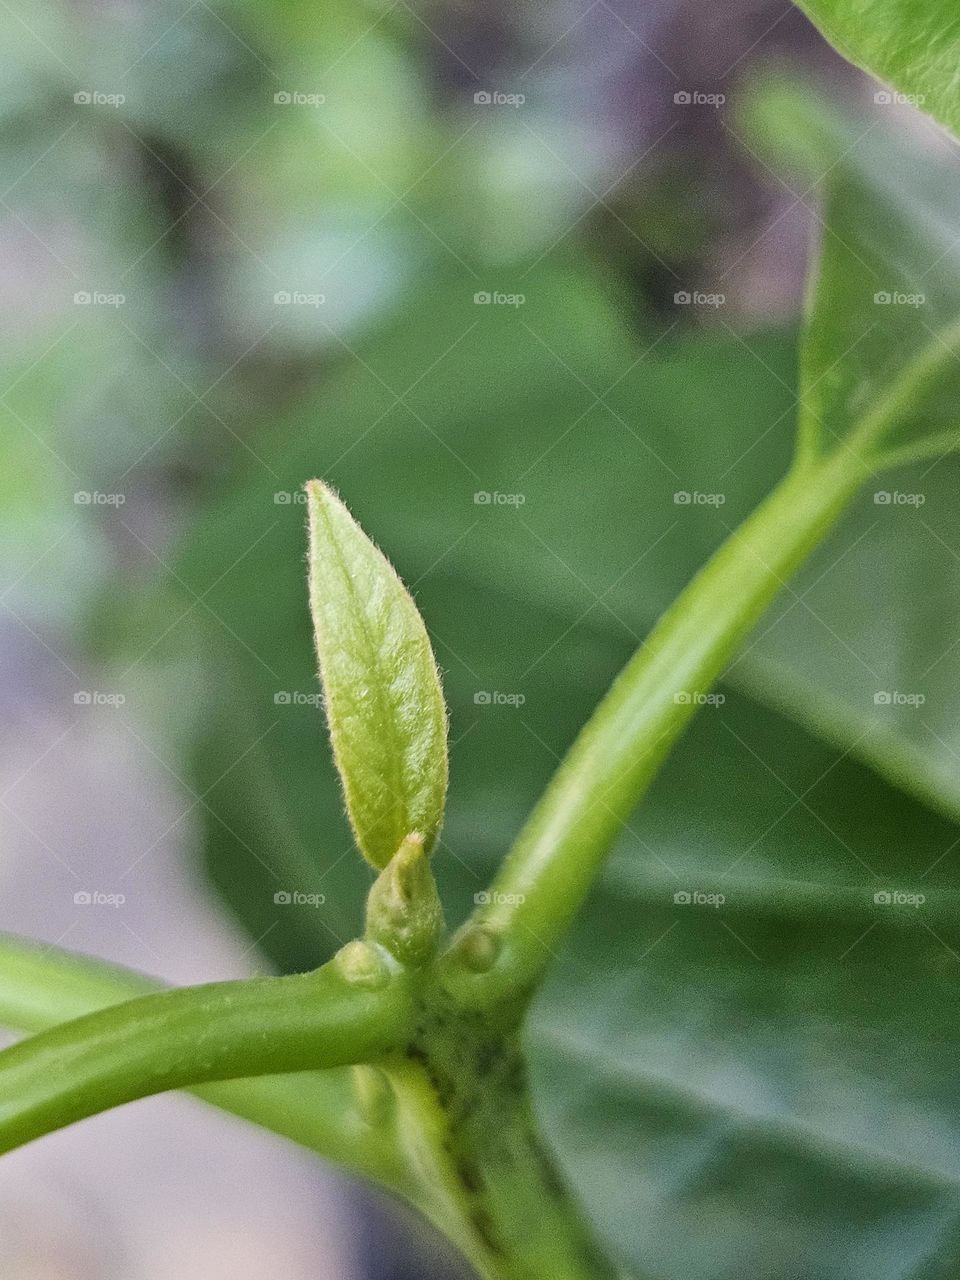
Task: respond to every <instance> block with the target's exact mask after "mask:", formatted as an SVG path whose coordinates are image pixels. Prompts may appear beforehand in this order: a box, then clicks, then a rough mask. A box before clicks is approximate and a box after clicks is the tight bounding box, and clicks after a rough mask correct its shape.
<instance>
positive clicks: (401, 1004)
mask: <svg viewBox="0 0 960 1280" xmlns="http://www.w3.org/2000/svg"><path fill="white" fill-rule="evenodd" d="M354 946H358V947H362V946H364V944H360V943H358V944H354ZM375 983H376V985H372V983H371V979H370V977H369V976H368V975H367V974H361V975H360V976H359V978H358V975H357V974H356V973H355V972H353V973H351V972H349V971H346V967H345V966H344V965H342V964H341V962H340V958H339V957H337V958H335V959H334V960H332V961H331V962H330V963H329V964H327V965H325V966H324V967H323V968H322V969H318V970H317V971H316V972H314V973H309V974H299V975H296V976H295V977H289V978H257V979H251V980H249V981H244V982H220V983H211V984H209V985H207V986H201V987H184V988H180V989H177V990H172V991H164V992H160V993H158V994H154V995H147V996H142V997H140V998H139V999H135V1000H129V1001H127V1002H125V1003H124V1004H120V1005H114V1006H112V1007H110V1008H106V1009H101V1010H99V1011H98V1012H95V1013H91V1014H87V1015H86V1016H84V1017H81V1018H77V1019H75V1020H73V1021H71V1022H66V1023H62V1024H60V1025H59V1026H56V1027H54V1028H52V1029H51V1030H49V1031H45V1032H41V1033H40V1034H39V1035H35V1036H32V1037H30V1038H28V1039H26V1040H21V1041H20V1042H19V1043H17V1044H15V1045H14V1046H13V1047H12V1048H10V1049H6V1050H4V1051H3V1052H2V1053H0V1152H3V1151H9V1150H11V1149H12V1148H13V1147H17V1146H20V1145H22V1144H23V1143H25V1142H29V1141H31V1140H32V1139H34V1138H37V1137H40V1136H41V1135H42V1134H45V1133H50V1132H52V1131H53V1130H54V1129H59V1128H62V1127H63V1126H64V1125H68V1124H72V1123H74V1122H75V1121H77V1120H82V1119H84V1118H85V1117H87V1116H90V1115H94V1114H96V1113H98V1112H101V1111H105V1110H107V1109H108V1108H110V1107H115V1106H119V1105H120V1104H122V1103H125V1102H131V1101H133V1100H134V1099H136V1098H143V1097H147V1096H148V1095H151V1094H155V1093H162V1092H165V1091H166V1090H168V1089H178V1088H183V1087H185V1086H190V1085H197V1084H203V1083H205V1082H209V1081H217V1080H220V1081H222V1080H231V1079H241V1078H244V1077H251V1076H259V1075H268V1074H275V1073H278V1072H300V1071H309V1070H312V1069H314V1068H319V1067H335V1066H343V1065H345V1064H349V1063H356V1062H362V1061H369V1060H371V1059H373V1058H376V1057H379V1056H382V1055H383V1054H386V1053H389V1052H391V1051H392V1050H393V1049H395V1048H396V1047H397V1046H398V1045H400V1044H403V1043H405V1041H406V1039H407V1038H408V1037H409V1035H410V1031H411V1008H412V1004H411V997H410V992H409V983H408V981H407V979H406V977H405V975H403V974H402V973H401V972H400V971H399V970H398V969H397V968H396V967H395V966H390V967H389V968H386V967H385V968H384V976H383V977H382V978H381V977H380V975H379V974H378V975H376V977H375Z"/></svg>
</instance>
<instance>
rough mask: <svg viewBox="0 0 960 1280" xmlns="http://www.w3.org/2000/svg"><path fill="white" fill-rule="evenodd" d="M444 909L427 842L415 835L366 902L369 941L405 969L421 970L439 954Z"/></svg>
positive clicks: (397, 856)
mask: <svg viewBox="0 0 960 1280" xmlns="http://www.w3.org/2000/svg"><path fill="white" fill-rule="evenodd" d="M442 933H443V908H442V907H441V905H440V897H439V895H438V893H437V885H436V881H435V880H434V878H433V872H432V871H431V870H430V862H429V859H428V858H427V852H426V847H425V844H424V839H423V836H422V835H420V833H419V832H416V831H414V832H411V834H410V835H408V836H407V837H406V839H405V840H404V841H403V843H402V844H401V845H400V848H399V849H398V850H397V852H396V853H395V854H394V855H393V857H392V858H391V859H390V862H389V863H388V864H387V866H386V867H385V868H384V870H383V871H381V872H380V875H379V876H378V877H377V879H376V880H375V881H374V884H373V887H372V888H371V890H370V895H369V897H368V898H367V937H368V938H370V939H372V940H373V941H374V942H379V943H380V944H381V946H384V947H386V948H387V950H388V951H389V952H391V953H392V954H393V955H394V956H396V958H397V959H398V960H399V961H400V962H401V963H402V964H407V965H413V966H415V967H419V966H421V965H424V964H426V962H427V961H428V960H430V959H431V958H432V957H433V956H434V955H435V954H436V950H437V943H438V942H439V940H440V936H441V934H442Z"/></svg>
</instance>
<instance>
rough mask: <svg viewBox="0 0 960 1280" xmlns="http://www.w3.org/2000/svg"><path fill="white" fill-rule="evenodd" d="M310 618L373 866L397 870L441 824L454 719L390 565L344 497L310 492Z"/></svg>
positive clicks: (359, 829) (353, 816)
mask: <svg viewBox="0 0 960 1280" xmlns="http://www.w3.org/2000/svg"><path fill="white" fill-rule="evenodd" d="M307 502H308V509H309V513H310V607H311V611H312V613H313V626H314V632H315V635H316V642H317V655H318V658H319V661H320V676H321V679H322V680H323V688H324V693H325V697H326V707H327V720H328V723H329V726H330V738H331V741H332V743H333V753H334V757H335V759H336V762H337V768H338V769H339V771H340V777H341V779H342V781H343V790H344V795H345V797H346V803H347V813H348V815H349V817H350V823H351V825H352V827H353V830H354V834H355V836H356V840H357V844H358V846H359V848H360V851H361V853H362V854H363V855H364V857H365V858H366V859H367V860H368V861H369V862H371V863H372V864H373V865H374V866H375V867H380V868H383V867H385V866H386V865H387V863H388V862H389V861H390V859H391V858H392V857H393V855H394V854H395V853H396V851H397V849H398V848H399V847H400V844H401V843H402V841H403V839H404V838H405V837H406V836H407V835H409V834H410V833H411V832H414V831H417V832H420V833H421V834H422V836H423V838H424V844H425V847H426V849H427V851H429V850H430V848H431V846H432V845H433V843H434V841H435V840H436V837H437V833H438V831H439V830H440V824H441V822H442V820H443V804H444V797H445V795H446V789H447V720H446V710H445V707H444V702H443V693H442V691H441V688H440V678H439V675H438V673H437V666H436V662H435V661H434V657H433V650H432V649H431V647H430V641H429V639H428V637H427V632H426V629H425V627H424V625H423V621H422V619H421V617H420V614H419V613H418V612H417V607H416V605H415V604H414V602H413V600H412V598H411V596H410V594H409V593H408V591H407V590H406V588H405V587H404V585H403V583H402V582H401V581H400V579H399V578H398V577H397V574H396V573H395V572H394V570H393V568H392V567H391V565H390V564H389V563H388V562H387V560H386V559H385V557H384V556H383V555H382V554H381V552H380V551H379V550H378V549H377V548H376V547H375V546H374V545H373V543H372V542H371V541H370V539H369V538H368V537H367V536H366V534H365V533H364V532H363V530H362V529H361V528H360V526H359V525H358V524H357V523H356V521H355V520H354V519H353V517H352V516H351V515H350V512H349V511H348V510H347V508H346V507H345V506H344V505H343V503H342V502H341V501H340V499H339V498H338V497H337V496H336V494H335V493H334V492H333V491H332V490H331V489H329V488H328V487H327V486H326V485H324V484H323V483H322V482H321V481H319V480H311V481H310V482H309V483H308V485H307Z"/></svg>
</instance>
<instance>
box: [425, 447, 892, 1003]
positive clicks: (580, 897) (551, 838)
mask: <svg viewBox="0 0 960 1280" xmlns="http://www.w3.org/2000/svg"><path fill="white" fill-rule="evenodd" d="M866 474H867V465H866V464H865V463H862V462H859V461H858V460H857V458H856V456H855V455H854V454H852V453H850V452H849V451H844V450H837V451H836V453H834V454H832V455H830V456H829V457H827V458H825V459H823V460H822V461H818V462H815V463H814V462H809V463H806V464H804V465H796V466H794V468H793V469H792V470H791V471H790V472H789V473H788V474H787V476H786V477H785V478H784V479H783V481H781V483H780V484H779V485H778V486H777V488H776V489H775V490H774V491H773V493H771V494H770V496H769V497H768V498H767V499H766V501H764V502H763V503H762V504H761V505H760V506H759V507H758V508H757V509H756V510H755V511H754V512H753V514H752V515H751V516H749V517H748V519H747V520H746V521H745V522H744V523H743V524H742V525H741V526H740V528H739V529H738V530H736V531H735V532H734V533H733V534H732V535H731V537H730V538H729V539H728V540H727V541H726V542H725V543H724V544H723V545H722V546H721V547H720V549H719V550H718V551H717V552H716V553H715V554H714V556H713V557H712V559H710V560H709V561H708V562H707V564H706V565H705V566H704V568H703V569H702V570H701V571H700V572H699V573H698V574H697V576H696V577H695V578H694V579H693V581H692V582H691V583H690V584H689V586H688V587H687V588H686V589H685V591H683V593H682V594H681V595H680V596H679V598H678V599H677V600H676V602H675V603H674V604H673V606H672V607H671V608H670V609H669V610H668V611H667V612H666V613H665V614H664V615H663V617H662V618H661V620H660V621H659V623H658V624H657V625H656V627H655V628H654V630H653V631H652V632H651V634H650V636H649V637H648V639H647V641H646V643H645V644H644V645H643V646H642V647H641V649H640V650H639V651H638V652H637V653H636V654H635V655H634V657H633V658H632V659H631V661H630V662H629V663H628V664H627V666H626V667H625V668H624V670H623V671H622V672H621V674H620V676H619V677H618V679H617V680H616V681H615V682H614V684H613V686H612V688H611V689H610V692H609V693H608V694H607V696H606V697H605V698H604V699H603V701H602V702H601V703H600V705H599V707H598V708H597V710H596V711H595V713H594V715H593V716H592V718H591V719H590V720H589V721H588V723H587V725H586V726H585V727H584V729H583V730H582V731H581V733H580V735H579V736H578V738H577V739H576V741H575V742H574V744H573V746H572V747H571V749H570V751H569V753H568V754H567V756H566V758H565V759H564V761H563V763H562V764H561V766H560V768H559V769H558V771H557V773H556V774H555V775H554V778H553V780H552V782H551V783H550V785H549V787H548V788H547V790H546V792H545V793H544V795H543V797H542V799H541V800H540V802H539V804H538V805H537V807H536V808H535V809H534V811H533V813H532V815H531V817H530V819H529V820H528V822H527V824H526V826H525V827H524V829H523V831H522V832H521V834H520V836H519V838H518V840H517V842H516V844H515V846H514V848H513V850H512V851H511V853H510V855H509V856H508V858H507V859H506V861H505V862H504V864H503V866H502V868H501V870H500V872H499V874H498V875H497V877H496V879H495V880H494V882H493V885H492V886H491V892H490V902H489V903H488V904H486V905H484V906H481V907H480V908H478V910H477V911H476V912H475V913H474V916H473V917H472V919H471V921H470V923H469V924H468V926H467V928H466V933H465V935H463V936H462V937H461V940H460V945H459V946H457V947H456V948H455V949H454V951H453V952H452V953H451V955H450V956H449V958H448V964H449V966H450V970H451V977H454V978H455V980H456V981H457V984H458V987H459V988H460V989H461V991H462V993H463V997H464V998H466V999H470V998H471V996H470V994H469V993H470V992H471V990H472V992H473V996H472V998H474V999H476V1000H477V1001H478V1003H481V1004H484V1005H489V1004H491V1003H494V1002H496V1001H499V1000H502V999H503V998H504V996H505V995H507V994H513V995H515V996H517V998H518V999H519V1000H520V1001H521V1002H522V1000H523V999H524V998H525V996H526V994H527V993H528V992H529V991H530V990H532V988H533V987H534V985H535V983H536V981H537V979H538V977H539V975H540V973H541V971H542V970H543V969H544V968H545V967H546V965H547V963H548V962H549V960H550V959H551V957H552V955H553V954H554V952H555V950H556V948H557V946H558V945H559V943H560V941H561V939H562V937H563V936H564V934H565V932H566V930H567V928H568V926H569V924H570V921H571V919H572V918H573V916H574V914H575V913H576V912H577V911H578V909H579V908H580V906H581V904H582V903H583V901H584V899H585V898H586V896H587V894H588V892H589V890H590V887H591V885H592V884H593V881H594V879H595V877H596V875H597V872H598V870H599V867H600V864H601V862H602V860H603V858H604V856H605V855H606V853H607V851H608V849H609V847H610V845H611V844H612V842H613V840H614V838H615V836H616V835H617V833H618V831H619V830H620V828H621V827H622V825H623V824H624V822H625V821H626V819H627V818H628V817H629V815H630V813H631V811H632V810H633V808H634V807H635V805H636V804H637V802H638V800H639V799H640V797H641V796H642V794H643V793H644V791H645V790H646V788H647V786H648V785H649V783H650V781H651V780H652V778H653V777H654V775H655V774H656V772H657V770H658V768H659V766H660V764H661V762H662V761H663V759H664V757H665V756H666V755H667V753H668V752H669V750H670V749H671V747H672V746H673V744H674V743H675V742H676V740H677V738H678V737H679V736H680V734H681V732H682V731H683V729H684V727H685V726H686V724H687V723H688V721H689V720H690V718H691V717H692V716H693V714H694V712H695V711H696V710H697V708H698V705H699V704H700V700H701V699H702V698H703V697H704V695H706V693H707V691H708V690H709V689H710V687H711V685H712V684H713V683H714V681H715V680H716V679H717V677H718V676H719V675H720V673H721V672H722V671H723V669H724V668H725V666H726V665H727V664H728V662H729V661H730V659H731V657H732V656H733V654H734V652H735V651H736V649H737V647H738V645H739V644H740V642H741V641H742V640H743V638H744V637H745V636H746V634H747V633H748V632H749V631H750V629H751V628H752V627H753V625H754V624H755V623H756V621H757V619H758V618H759V617H760V615H761V614H762V613H763V611H764V610H765V609H766V607H767V606H768V604H769V603H770V602H771V600H772V599H773V597H774V596H775V595H776V594H777V593H778V592H779V591H780V589H781V588H782V587H783V586H784V584H785V582H786V579H788V578H789V577H790V575H791V574H792V573H793V572H794V570H795V569H796V568H797V567H798V566H799V565H800V564H801V562H802V561H803V560H804V559H805V558H806V557H807V556H808V555H809V553H810V552H811V551H812V550H813V548H814V547H816V546H817V544H818V543H819V542H820V541H821V540H822V538H823V537H824V535H825V534H826V533H827V531H828V530H829V529H830V528H831V527H832V525H833V524H834V523H835V521H836V520H837V518H838V517H839V515H840V513H841V512H842V511H843V509H844V508H845V506H846V505H847V503H848V502H849V500H850V498H851V497H852V495H853V493H854V492H855V491H856V489H857V488H858V486H859V484H860V483H861V481H862V479H863V478H864V476H865V475H866ZM478 926H480V927H479V928H478ZM479 933H482V934H484V935H485V936H487V937H491V936H492V937H493V939H494V940H495V946H496V947H497V948H499V953H498V954H497V955H496V958H495V959H494V960H493V961H492V963H490V964H489V965H488V964H486V963H485V964H483V965H473V966H471V963H470V950H471V948H470V942H471V935H474V936H475V935H477V934H479ZM475 970H480V971H479V972H477V971H475Z"/></svg>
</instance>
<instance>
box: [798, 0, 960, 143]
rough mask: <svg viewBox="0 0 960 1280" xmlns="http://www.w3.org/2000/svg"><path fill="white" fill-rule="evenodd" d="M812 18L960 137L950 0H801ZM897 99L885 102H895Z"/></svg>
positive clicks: (859, 62)
mask: <svg viewBox="0 0 960 1280" xmlns="http://www.w3.org/2000/svg"><path fill="white" fill-rule="evenodd" d="M797 4H798V6H799V8H801V9H802V10H803V11H804V13H806V15H807V17H808V18H810V20H811V21H812V22H815V23H816V25H817V26H818V27H819V28H820V30H821V31H822V32H823V34H824V35H825V36H826V37H827V39H828V40H829V41H830V43H831V44H832V45H833V46H834V48H836V49H837V50H838V52H839V53H841V54H842V55H843V57H845V58H846V59H847V60H848V61H849V62H852V63H854V65H855V66H858V67H862V68H863V69H864V71H869V72H870V74H871V75H874V76H877V77H878V78H879V79H880V80H883V81H885V82H886V83H887V84H890V85H893V86H895V88H896V89H897V91H898V92H899V93H901V94H904V95H906V96H908V97H909V98H910V100H911V101H913V102H914V103H915V105H917V106H919V107H921V108H923V110H924V111H927V112H929V113H930V115H932V116H933V118H934V119H935V120H939V121H940V123H941V124H943V125H946V126H947V128H948V129H952V130H953V132H954V133H956V134H960V98H958V97H957V83H956V69H957V64H958V62H960V27H958V25H957V20H956V8H955V6H954V5H953V4H951V3H950V0H797ZM891 99H892V95H890V94H888V95H887V96H886V98H880V99H879V100H880V101H881V102H884V101H886V102H889V101H891Z"/></svg>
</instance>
